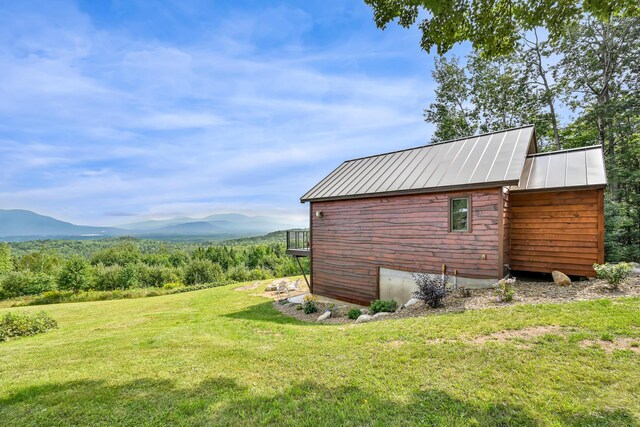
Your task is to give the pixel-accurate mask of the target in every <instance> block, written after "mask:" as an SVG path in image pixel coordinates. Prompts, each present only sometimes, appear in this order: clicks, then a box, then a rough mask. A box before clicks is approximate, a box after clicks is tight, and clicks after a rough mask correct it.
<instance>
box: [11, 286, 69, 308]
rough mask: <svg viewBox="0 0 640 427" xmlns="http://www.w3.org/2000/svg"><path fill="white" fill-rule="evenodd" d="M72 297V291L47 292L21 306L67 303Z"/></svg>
mask: <svg viewBox="0 0 640 427" xmlns="http://www.w3.org/2000/svg"><path fill="white" fill-rule="evenodd" d="M73 295H74V293H73V292H72V291H59V290H54V291H48V292H44V293H43V294H42V295H39V296H37V297H35V298H34V299H32V300H30V301H28V302H27V304H22V305H41V304H42V305H44V304H60V303H63V302H68V301H69V299H70V298H71V297H72V296H73Z"/></svg>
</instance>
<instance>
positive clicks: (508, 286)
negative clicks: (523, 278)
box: [493, 277, 516, 302]
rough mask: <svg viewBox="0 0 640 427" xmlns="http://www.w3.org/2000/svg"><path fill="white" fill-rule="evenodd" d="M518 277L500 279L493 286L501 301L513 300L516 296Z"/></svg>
mask: <svg viewBox="0 0 640 427" xmlns="http://www.w3.org/2000/svg"><path fill="white" fill-rule="evenodd" d="M515 284H516V278H515V277H510V278H508V279H500V281H499V282H498V283H496V284H495V285H494V286H493V287H494V289H495V292H496V295H498V299H499V300H500V301H501V302H511V301H513V298H514V297H515V296H516V288H515Z"/></svg>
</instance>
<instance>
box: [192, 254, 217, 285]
mask: <svg viewBox="0 0 640 427" xmlns="http://www.w3.org/2000/svg"><path fill="white" fill-rule="evenodd" d="M221 280H224V273H223V271H222V267H220V264H216V263H214V262H212V261H210V260H208V259H194V260H192V261H191V262H190V263H189V265H188V266H187V269H186V270H185V272H184V282H185V283H186V284H187V285H197V284H200V283H210V282H219V281H221Z"/></svg>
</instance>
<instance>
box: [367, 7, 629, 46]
mask: <svg viewBox="0 0 640 427" xmlns="http://www.w3.org/2000/svg"><path fill="white" fill-rule="evenodd" d="M365 3H366V4H368V5H369V6H371V8H372V9H373V17H374V21H375V22H376V25H377V26H378V27H379V28H382V29H384V28H385V27H386V26H387V25H388V24H389V23H390V22H393V21H395V20H397V22H398V24H399V25H401V26H403V27H405V28H408V27H410V26H412V25H413V24H415V23H416V21H418V20H419V19H420V22H419V24H418V26H419V28H420V30H421V32H422V40H421V46H422V48H423V49H424V50H426V51H430V50H431V49H432V48H433V47H436V48H437V51H438V54H440V55H443V54H445V53H446V52H447V51H449V50H450V49H451V48H452V47H453V45H454V44H456V43H461V42H464V41H470V42H471V44H472V45H473V48H474V49H475V50H476V51H477V52H479V53H480V54H481V55H482V56H484V57H488V58H495V57H498V56H502V55H506V54H511V53H513V52H514V51H515V50H516V46H517V44H518V41H519V40H520V34H521V33H522V32H524V31H530V30H533V29H534V28H537V27H542V28H545V29H546V30H547V32H548V33H549V36H550V38H551V39H552V40H558V39H560V38H562V37H563V35H564V33H565V30H566V28H567V26H569V25H571V24H575V23H577V22H579V21H580V20H581V19H582V18H583V17H584V16H585V15H591V16H594V17H596V18H598V19H601V20H607V19H609V17H611V16H622V17H630V16H638V13H639V12H638V3H637V1H636V0H619V1H583V2H576V1H574V0H556V1H532V0H516V1H513V0H458V1H436V0H365ZM422 17H424V18H422Z"/></svg>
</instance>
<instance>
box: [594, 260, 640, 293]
mask: <svg viewBox="0 0 640 427" xmlns="http://www.w3.org/2000/svg"><path fill="white" fill-rule="evenodd" d="M593 269H594V270H595V271H596V274H597V275H598V278H600V279H604V280H606V281H607V283H609V287H610V288H611V289H618V286H619V285H620V283H622V282H623V281H624V280H625V279H626V278H627V277H629V275H630V274H631V272H632V271H633V266H632V265H631V264H629V263H627V262H620V263H617V264H609V263H607V264H593Z"/></svg>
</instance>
